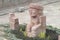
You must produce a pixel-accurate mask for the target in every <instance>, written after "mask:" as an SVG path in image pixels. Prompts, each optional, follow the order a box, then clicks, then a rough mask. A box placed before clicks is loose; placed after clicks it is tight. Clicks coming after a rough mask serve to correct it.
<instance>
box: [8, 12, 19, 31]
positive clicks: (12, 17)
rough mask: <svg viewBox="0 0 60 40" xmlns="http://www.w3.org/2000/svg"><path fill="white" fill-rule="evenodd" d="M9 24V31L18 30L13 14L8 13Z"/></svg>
mask: <svg viewBox="0 0 60 40" xmlns="http://www.w3.org/2000/svg"><path fill="white" fill-rule="evenodd" d="M9 22H10V29H11V30H19V20H18V18H16V16H15V14H14V13H10V17H9Z"/></svg>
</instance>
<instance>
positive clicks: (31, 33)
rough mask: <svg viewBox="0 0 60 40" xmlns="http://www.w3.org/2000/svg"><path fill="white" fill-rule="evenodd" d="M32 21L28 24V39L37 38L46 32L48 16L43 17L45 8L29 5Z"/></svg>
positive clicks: (33, 4)
mask: <svg viewBox="0 0 60 40" xmlns="http://www.w3.org/2000/svg"><path fill="white" fill-rule="evenodd" d="M29 14H30V17H31V20H30V22H29V24H27V27H26V32H27V36H28V37H37V36H38V34H39V33H41V32H44V33H45V32H46V16H44V15H43V7H42V6H40V5H39V4H36V3H31V4H30V5H29Z"/></svg>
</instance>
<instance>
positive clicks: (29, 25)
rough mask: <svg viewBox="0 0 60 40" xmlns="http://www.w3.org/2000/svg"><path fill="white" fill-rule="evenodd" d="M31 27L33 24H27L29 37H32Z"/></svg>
mask: <svg viewBox="0 0 60 40" xmlns="http://www.w3.org/2000/svg"><path fill="white" fill-rule="evenodd" d="M31 27H32V25H31V24H27V27H26V33H27V36H28V37H31Z"/></svg>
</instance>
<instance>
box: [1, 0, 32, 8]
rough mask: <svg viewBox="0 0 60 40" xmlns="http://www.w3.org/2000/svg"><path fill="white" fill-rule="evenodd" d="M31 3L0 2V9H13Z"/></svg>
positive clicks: (14, 0) (5, 0) (12, 0)
mask: <svg viewBox="0 0 60 40" xmlns="http://www.w3.org/2000/svg"><path fill="white" fill-rule="evenodd" d="M30 2H32V0H0V9H3V8H9V7H14V6H17V5H20V6H22V5H26V4H29V3H30Z"/></svg>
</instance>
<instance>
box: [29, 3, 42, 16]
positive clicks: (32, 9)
mask: <svg viewBox="0 0 60 40" xmlns="http://www.w3.org/2000/svg"><path fill="white" fill-rule="evenodd" d="M42 12H43V7H42V6H41V5H39V4H36V3H31V4H30V5H29V13H30V16H37V15H43V13H42Z"/></svg>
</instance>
